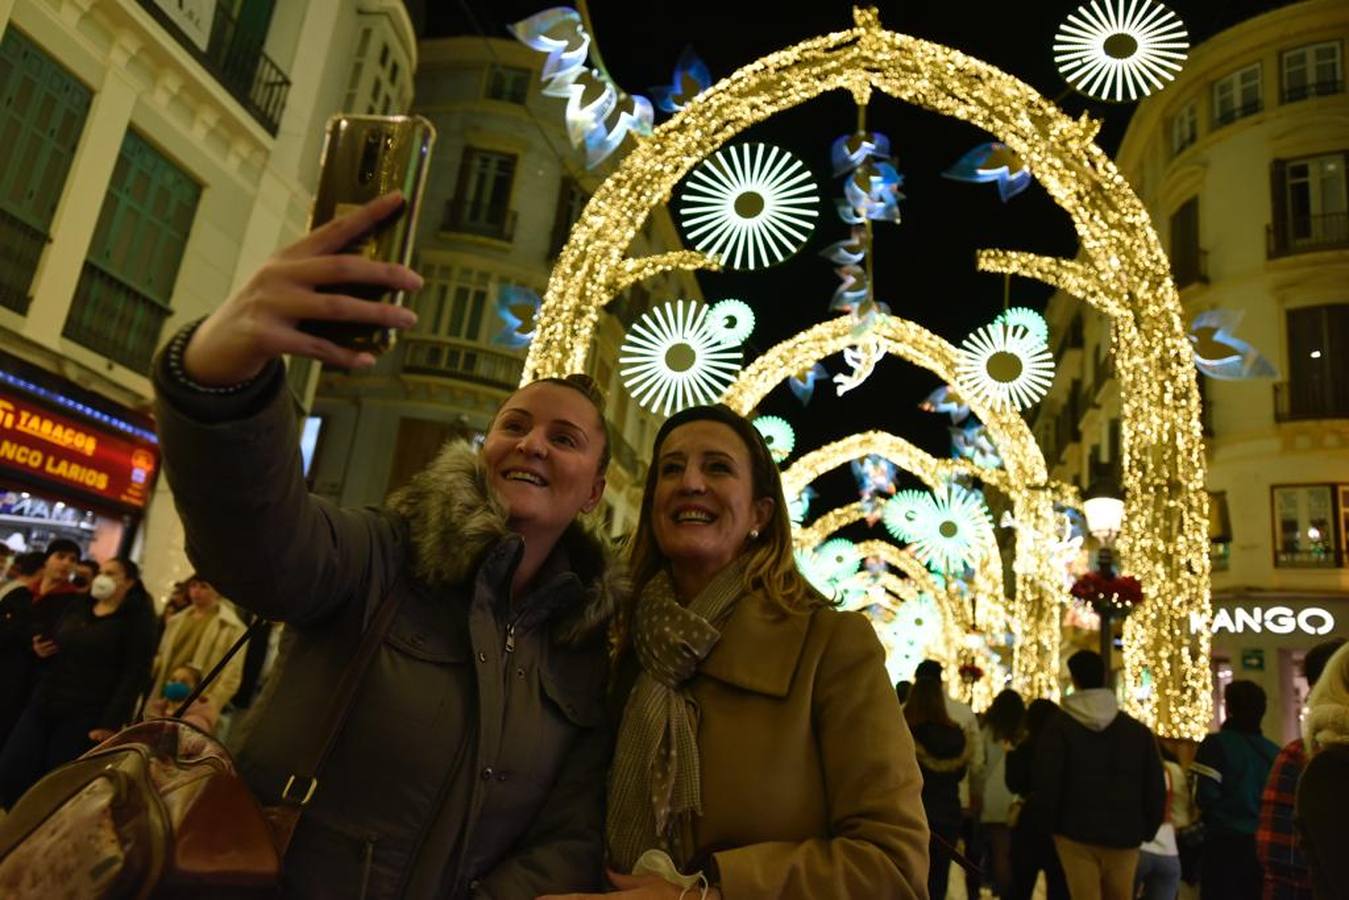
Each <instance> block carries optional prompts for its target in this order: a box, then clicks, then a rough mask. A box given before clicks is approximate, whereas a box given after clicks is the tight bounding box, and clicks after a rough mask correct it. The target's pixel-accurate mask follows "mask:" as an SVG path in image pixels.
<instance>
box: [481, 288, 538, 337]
mask: <svg viewBox="0 0 1349 900" xmlns="http://www.w3.org/2000/svg"><path fill="white" fill-rule="evenodd" d="M542 303H543V301H542V300H541V299H539V295H538V294H536V293H534V291H531V290H530V289H529V288H527V287H521V286H519V285H516V284H503V285H502V286H501V292H500V293H499V294H497V316H498V317H499V318H500V319H501V321H503V322H505V323H506V327H505V328H503V329H501V331H499V332H497V333H496V335H494V336H493V337H492V343H494V344H500V345H502V346H503V347H510V348H512V349H519V348H520V347H527V346H529V342H530V340H532V339H533V337H534V329H535V328H536V327H537V326H536V324H535V322H534V317H535V316H536V315H537V314H538V312H539V305H540V304H542Z"/></svg>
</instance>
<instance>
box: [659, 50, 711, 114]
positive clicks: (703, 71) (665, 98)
mask: <svg viewBox="0 0 1349 900" xmlns="http://www.w3.org/2000/svg"><path fill="white" fill-rule="evenodd" d="M711 85H712V73H711V72H710V71H708V68H707V63H705V62H703V61H702V59H701V58H700V57H699V56H698V54H697V53H695V52H694V51H693V47H691V46H689V47H685V48H684V52H682V53H680V54H679V61H678V62H676V63H675V70H674V78H672V79H671V80H670V83H669V84H667V85H659V86H657V87H653V88H651V99H652V100H653V101H654V102H655V104H656V107H657V108H658V109H660V110H662V111H663V112H667V113H673V112H678V111H679V110H681V109H683V108H684V106H685V104H687V103H688V102H689V101H690V100H692V99H693V98H694V97H696V96H698V95H699V94H701V93H702V92H703V91H705V90H707V89H708V88H709V87H711Z"/></svg>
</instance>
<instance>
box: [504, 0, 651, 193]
mask: <svg viewBox="0 0 1349 900" xmlns="http://www.w3.org/2000/svg"><path fill="white" fill-rule="evenodd" d="M507 30H508V31H510V33H511V34H513V35H515V38H516V39H517V40H519V41H520V43H522V44H524V45H525V46H526V47H529V48H531V49H533V50H538V51H539V52H541V53H547V54H548V58H547V59H546V60H545V61H544V64H543V71H542V79H543V87H542V89H541V93H542V94H543V95H544V96H546V97H560V98H562V99H564V100H566V101H567V106H566V110H565V113H564V119H565V123H566V130H567V140H569V141H570V142H571V145H572V147H574V148H577V149H581V148H584V149H585V155H586V167H587V168H590V169H593V168H595V167H596V166H598V165H599V164H600V163H602V162H603V161H604V160H606V159H608V158H609V156H610V155H611V154H612V153H613V152H614V151H615V150H616V149H618V146H619V145H620V144H621V143H623V139H624V138H625V137H627V136H628V134H629V133H632V134H636V135H648V134H650V133H651V123H652V120H653V118H654V112H653V110H652V108H651V101H650V100H648V99H647V98H645V97H643V96H640V95H628V94H625V93H624V92H623V91H622V89H620V88H619V87H618V85H617V84H615V83H614V81H613V79H611V78H610V77H609V76H608V74H607V73H606V72H605V71H604V68H603V66H600V65H598V60H597V59H596V60H594V61H595V62H596V63H597V64H596V65H595V66H594V67H588V66H587V65H586V63H587V61H588V60H590V59H591V56H592V50H593V45H592V42H591V39H590V34H589V33H588V32H587V31H586V29H585V25H584V24H583V22H582V18H581V14H580V13H578V12H577V11H576V10H574V9H572V8H570V7H565V6H558V7H553V8H552V9H546V10H544V11H543V12H540V13H536V14H535V15H532V16H530V17H528V18H526V19H521V20H520V21H519V22H516V23H515V24H513V25H508V26H507ZM587 97H589V98H590V99H588V100H587V99H586V98H587Z"/></svg>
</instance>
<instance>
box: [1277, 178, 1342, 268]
mask: <svg viewBox="0 0 1349 900" xmlns="http://www.w3.org/2000/svg"><path fill="white" fill-rule="evenodd" d="M1347 156H1349V155H1347V154H1345V153H1330V154H1326V155H1324V156H1314V157H1307V158H1304V159H1290V160H1276V161H1275V162H1274V164H1273V166H1272V170H1271V177H1270V182H1271V184H1272V185H1273V189H1274V196H1273V198H1272V199H1271V204H1272V207H1273V211H1274V222H1273V224H1272V225H1271V230H1270V245H1269V255H1270V256H1271V257H1274V256H1283V255H1285V254H1289V253H1301V252H1307V251H1313V250H1322V249H1326V248H1330V247H1341V246H1345V245H1347V244H1349V193H1346V185H1345V177H1344V170H1345V165H1346V162H1349V158H1347Z"/></svg>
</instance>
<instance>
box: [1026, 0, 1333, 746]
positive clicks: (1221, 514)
mask: <svg viewBox="0 0 1349 900" xmlns="http://www.w3.org/2000/svg"><path fill="white" fill-rule="evenodd" d="M1347 40H1349V5H1346V4H1344V3H1342V2H1336V0H1307V2H1302V3H1296V4H1292V5H1290V6H1286V7H1283V8H1281V9H1279V10H1277V11H1274V12H1270V13H1267V14H1264V15H1261V16H1258V17H1256V18H1253V19H1250V20H1247V21H1245V22H1243V23H1241V24H1240V25H1237V26H1236V27H1233V28H1230V29H1228V30H1226V31H1224V32H1222V33H1220V34H1218V35H1217V36H1215V37H1213V38H1212V39H1211V40H1208V41H1205V42H1204V43H1203V44H1201V45H1199V46H1197V47H1195V48H1193V50H1192V52H1191V54H1190V58H1189V60H1188V61H1187V62H1186V64H1185V69H1184V71H1183V72H1181V73H1180V75H1179V76H1178V77H1177V79H1176V81H1175V82H1174V83H1172V84H1171V85H1169V86H1168V87H1167V88H1166V90H1165V91H1162V92H1161V93H1159V94H1158V95H1156V96H1154V97H1150V98H1148V99H1146V100H1144V101H1143V102H1142V103H1140V104H1139V106H1138V109H1137V110H1136V112H1135V113H1134V116H1133V119H1132V121H1131V122H1130V125H1129V128H1128V130H1127V132H1126V134H1125V137H1124V139H1123V142H1122V144H1121V146H1120V150H1119V153H1118V155H1117V164H1118V165H1119V168H1120V170H1121V171H1122V173H1123V174H1124V176H1125V177H1126V178H1127V179H1128V180H1129V182H1130V184H1132V185H1133V187H1134V189H1135V191H1136V192H1137V193H1138V195H1139V197H1140V198H1141V199H1142V201H1143V203H1144V205H1145V206H1146V207H1147V209H1148V211H1149V212H1150V214H1151V216H1152V220H1153V224H1154V227H1155V228H1156V229H1157V232H1158V234H1159V236H1160V237H1161V240H1162V244H1163V246H1164V247H1165V248H1166V249H1167V252H1168V254H1169V255H1170V258H1171V265H1172V273H1173V277H1174V278H1175V281H1176V285H1177V287H1178V288H1179V290H1180V297H1181V302H1182V305H1183V308H1184V313H1185V317H1186V326H1187V327H1189V326H1190V325H1191V323H1192V322H1193V321H1194V319H1195V317H1196V316H1198V315H1199V314H1201V313H1204V312H1208V311H1214V310H1223V311H1228V312H1233V313H1240V314H1241V316H1242V318H1241V321H1240V324H1239V326H1238V327H1237V329H1236V332H1235V336H1236V337H1237V338H1239V339H1241V340H1243V341H1246V342H1249V343H1250V344H1251V345H1253V346H1254V347H1255V349H1256V350H1258V351H1259V352H1260V353H1261V354H1263V356H1264V357H1265V358H1266V359H1267V360H1269V362H1270V363H1272V364H1273V366H1274V368H1275V369H1277V372H1278V375H1277V377H1275V378H1273V379H1271V378H1269V377H1263V378H1249V379H1242V380H1221V379H1215V378H1212V377H1207V376H1205V375H1202V374H1201V375H1199V387H1200V392H1201V397H1202V399H1203V428H1204V435H1205V440H1206V446H1207V459H1208V467H1209V468H1208V488H1209V491H1210V495H1211V500H1212V503H1211V506H1212V515H1211V528H1210V538H1211V540H1212V554H1211V558H1212V564H1213V580H1212V584H1213V603H1214V612H1215V620H1214V622H1213V623H1212V624H1211V625H1210V627H1211V628H1212V629H1213V630H1214V641H1213V653H1214V672H1215V690H1216V691H1217V699H1218V701H1219V702H1218V703H1217V704H1216V706H1217V708H1218V709H1219V711H1220V713H1219V714H1220V715H1221V686H1222V684H1224V683H1225V682H1227V681H1230V680H1231V679H1232V678H1247V679H1251V680H1255V681H1257V682H1259V683H1260V684H1261V685H1262V686H1263V687H1264V689H1265V691H1266V693H1267V695H1268V697H1269V702H1270V713H1269V715H1268V716H1267V717H1266V720H1265V730H1266V733H1268V734H1270V735H1272V736H1275V737H1276V738H1283V739H1288V738H1291V737H1292V736H1294V735H1295V733H1296V730H1297V722H1298V716H1299V712H1300V709H1301V704H1302V700H1303V699H1304V697H1305V693H1306V687H1305V683H1303V682H1301V681H1300V662H1301V656H1302V654H1303V653H1304V652H1305V651H1306V649H1307V648H1308V647H1310V646H1312V645H1313V644H1315V643H1316V642H1317V640H1318V639H1324V637H1323V635H1326V634H1330V633H1333V632H1334V631H1335V630H1336V628H1338V629H1340V630H1341V631H1342V630H1343V628H1344V623H1349V196H1347V195H1346V178H1345V167H1346V164H1349V94H1346V93H1345V75H1344V54H1345V46H1346V41H1347ZM1046 317H1047V318H1048V319H1049V321H1050V327H1051V331H1052V334H1053V336H1054V337H1053V339H1054V340H1055V341H1056V342H1057V343H1056V344H1055V345H1054V346H1055V356H1056V357H1057V360H1058V373H1059V374H1058V378H1057V380H1056V383H1055V386H1054V390H1053V392H1052V393H1051V394H1050V396H1049V397H1048V398H1046V400H1045V401H1044V402H1042V403H1041V405H1040V408H1039V410H1038V413H1037V415H1036V417H1035V419H1034V422H1033V426H1032V427H1033V429H1034V431H1035V434H1036V436H1037V439H1038V440H1039V441H1040V443H1041V446H1042V447H1043V448H1044V450H1045V455H1046V460H1047V462H1048V463H1049V465H1050V467H1051V469H1052V472H1053V474H1054V475H1055V476H1056V477H1059V478H1064V479H1066V480H1069V481H1075V482H1076V483H1077V484H1078V485H1079V486H1080V487H1083V488H1086V487H1088V486H1089V485H1090V484H1091V483H1092V482H1093V481H1095V480H1096V479H1098V478H1100V477H1102V476H1105V477H1113V478H1114V480H1115V481H1116V482H1117V483H1118V480H1119V479H1118V474H1117V473H1118V467H1119V460H1120V447H1121V441H1120V437H1121V435H1120V398H1119V392H1118V388H1117V386H1116V383H1115V381H1114V378H1113V370H1112V365H1111V358H1112V357H1111V352H1110V333H1109V325H1108V322H1107V321H1106V320H1105V319H1103V318H1102V317H1101V316H1099V315H1097V314H1095V313H1094V312H1092V311H1091V310H1090V308H1089V307H1087V306H1086V305H1085V304H1084V303H1082V302H1081V301H1079V300H1077V299H1076V298H1073V297H1068V296H1065V295H1062V294H1060V295H1056V296H1055V297H1054V298H1052V299H1051V301H1050V304H1049V308H1048V310H1047V316H1046ZM1192 335H1193V337H1192V340H1193V341H1194V342H1195V343H1196V347H1197V348H1198V350H1199V351H1200V353H1202V354H1203V355H1204V356H1205V357H1206V358H1208V359H1217V358H1222V357H1224V356H1229V355H1232V353H1234V352H1236V351H1232V350H1230V349H1224V348H1223V347H1222V346H1221V345H1222V344H1223V342H1224V338H1225V335H1223V334H1219V333H1216V332H1214V331H1213V330H1211V329H1203V328H1200V329H1198V330H1196V331H1193V332H1192ZM1228 346H1229V347H1230V345H1228ZM1308 610H1311V611H1312V612H1307V611H1308ZM1322 613H1324V614H1325V616H1328V617H1329V618H1328V619H1326V618H1325V617H1323V616H1322ZM1328 622H1329V623H1330V624H1329V625H1328V624H1327V623H1328ZM1195 627H1202V625H1201V624H1200V623H1195Z"/></svg>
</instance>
